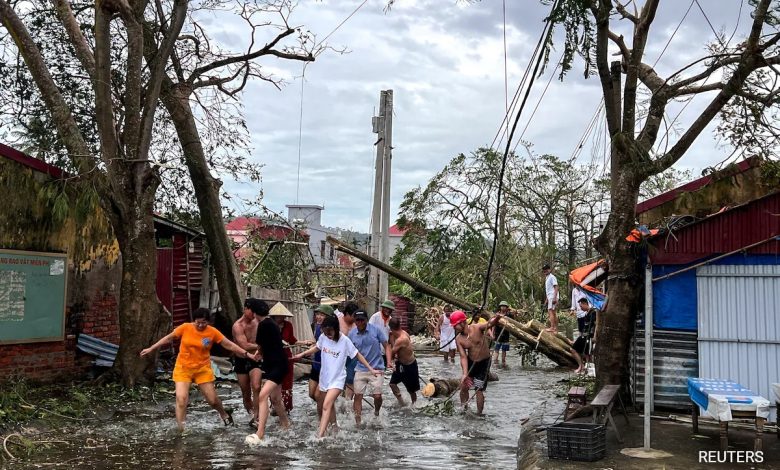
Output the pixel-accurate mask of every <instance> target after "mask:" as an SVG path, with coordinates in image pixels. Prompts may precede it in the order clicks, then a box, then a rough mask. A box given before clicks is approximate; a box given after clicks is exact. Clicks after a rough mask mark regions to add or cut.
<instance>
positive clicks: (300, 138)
mask: <svg viewBox="0 0 780 470" xmlns="http://www.w3.org/2000/svg"><path fill="white" fill-rule="evenodd" d="M304 83H306V63H304V64H303V71H302V72H301V109H300V113H299V115H298V175H297V177H296V179H295V203H296V204H298V203H299V200H298V198H299V196H300V189H301V146H302V142H303V85H304Z"/></svg>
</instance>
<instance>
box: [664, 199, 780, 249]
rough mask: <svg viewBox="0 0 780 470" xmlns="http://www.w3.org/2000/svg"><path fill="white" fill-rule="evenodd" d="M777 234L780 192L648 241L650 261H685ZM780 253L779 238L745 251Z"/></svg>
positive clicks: (750, 243)
mask: <svg viewBox="0 0 780 470" xmlns="http://www.w3.org/2000/svg"><path fill="white" fill-rule="evenodd" d="M778 235H780V192H775V193H773V194H769V195H767V196H764V197H762V198H759V199H756V200H754V201H751V202H749V203H746V204H743V205H741V206H737V207H734V208H731V209H729V210H726V211H723V212H720V213H718V214H714V215H712V216H710V217H707V218H705V219H702V220H700V221H698V222H695V223H692V224H690V225H686V226H685V227H682V228H680V229H678V230H675V231H673V232H669V233H667V234H665V235H662V236H659V237H656V238H654V239H652V240H651V242H650V243H651V245H652V248H651V249H650V259H651V261H652V263H653V264H686V263H692V262H694V261H697V260H700V259H703V258H707V257H709V256H712V255H717V254H723V253H729V252H732V251H735V250H740V249H742V248H744V247H746V246H749V245H752V244H754V243H757V242H760V241H762V240H765V239H767V238H770V237H774V236H778ZM748 253H752V254H780V241H777V240H775V241H772V242H769V243H765V244H763V245H761V246H758V247H755V248H753V249H750V250H748Z"/></svg>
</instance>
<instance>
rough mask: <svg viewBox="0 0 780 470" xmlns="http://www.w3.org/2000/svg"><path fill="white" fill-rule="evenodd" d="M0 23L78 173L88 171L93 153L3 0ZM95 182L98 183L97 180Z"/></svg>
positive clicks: (25, 32)
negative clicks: (7, 34)
mask: <svg viewBox="0 0 780 470" xmlns="http://www.w3.org/2000/svg"><path fill="white" fill-rule="evenodd" d="M0 22H2V24H3V26H5V28H6V29H7V30H8V31H9V32H10V33H11V37H12V38H13V41H14V43H15V44H16V47H17V48H18V49H19V53H20V54H21V56H22V58H23V59H24V62H25V64H26V65H27V68H28V70H29V71H30V75H32V77H33V80H34V81H35V84H36V86H37V87H38V90H39V91H40V92H41V98H42V99H43V101H44V102H45V103H46V108H47V109H48V110H49V112H50V113H51V115H52V121H53V122H54V125H55V126H56V127H57V133H58V134H59V138H60V139H61V140H62V143H63V144H64V145H65V148H66V149H67V150H68V153H69V154H70V155H69V156H70V159H71V161H73V163H74V165H75V166H76V168H78V170H79V172H80V173H82V174H87V173H89V172H90V171H91V170H92V168H93V167H94V165H93V162H94V158H93V157H89V155H91V154H92V152H91V150H90V148H89V145H87V142H86V140H85V139H84V136H83V134H82V132H81V129H79V126H78V124H77V123H76V120H75V118H74V117H73V113H72V112H71V110H70V107H69V106H68V104H67V102H66V101H65V99H64V98H63V96H62V94H61V93H60V90H59V88H58V87H57V84H56V83H54V79H53V78H52V76H51V74H50V73H49V70H48V68H47V67H46V63H45V61H44V60H43V56H42V55H41V51H40V50H39V49H38V46H37V45H36V43H35V41H34V40H33V38H32V37H31V36H30V32H29V30H28V29H27V27H26V26H25V25H24V23H23V22H22V21H21V19H19V16H18V15H17V14H16V12H15V11H14V10H13V8H11V5H10V4H9V3H8V2H7V1H6V0H0ZM95 182H96V184H98V181H95Z"/></svg>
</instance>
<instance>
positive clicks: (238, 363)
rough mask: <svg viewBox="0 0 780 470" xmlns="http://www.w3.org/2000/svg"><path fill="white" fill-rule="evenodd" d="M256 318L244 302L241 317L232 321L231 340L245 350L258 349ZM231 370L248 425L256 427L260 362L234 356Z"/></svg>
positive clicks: (254, 350)
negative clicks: (248, 417)
mask: <svg viewBox="0 0 780 470" xmlns="http://www.w3.org/2000/svg"><path fill="white" fill-rule="evenodd" d="M257 324H258V319H257V318H255V312H253V311H252V309H251V308H249V305H248V304H246V303H245V304H244V313H243V314H242V315H241V318H239V319H238V320H236V322H235V323H233V330H232V331H233V341H235V343H236V344H237V345H239V346H241V347H242V348H244V349H246V350H247V351H251V352H256V351H258V348H257V344H255V342H254V341H255V337H257ZM233 370H234V371H235V372H236V376H237V378H238V386H239V388H240V389H241V398H242V400H243V402H244V409H246V412H247V413H249V415H250V417H251V418H250V420H249V426H250V427H253V428H256V427H257V397H258V396H259V395H260V385H261V380H262V374H263V373H262V371H261V363H260V362H259V361H254V360H252V359H247V358H244V357H239V356H235V357H234V358H233Z"/></svg>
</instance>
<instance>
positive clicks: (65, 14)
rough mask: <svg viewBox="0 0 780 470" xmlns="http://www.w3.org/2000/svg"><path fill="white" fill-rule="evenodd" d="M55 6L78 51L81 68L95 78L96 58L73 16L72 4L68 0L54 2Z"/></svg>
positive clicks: (77, 56)
mask: <svg viewBox="0 0 780 470" xmlns="http://www.w3.org/2000/svg"><path fill="white" fill-rule="evenodd" d="M54 6H55V9H56V10H57V16H58V17H59V18H60V22H61V23H62V26H63V27H64V28H65V32H66V33H67V35H68V38H69V39H70V42H71V43H72V44H73V48H74V49H75V50H76V58H77V59H78V60H79V62H81V66H82V67H84V70H86V71H87V73H88V74H89V76H90V77H92V78H94V77H95V56H94V55H93V54H92V48H91V47H90V46H89V43H87V39H86V38H85V37H84V34H82V32H81V28H80V27H79V23H78V21H77V20H76V17H75V16H74V15H73V10H71V8H70V2H68V1H66V0H54Z"/></svg>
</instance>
